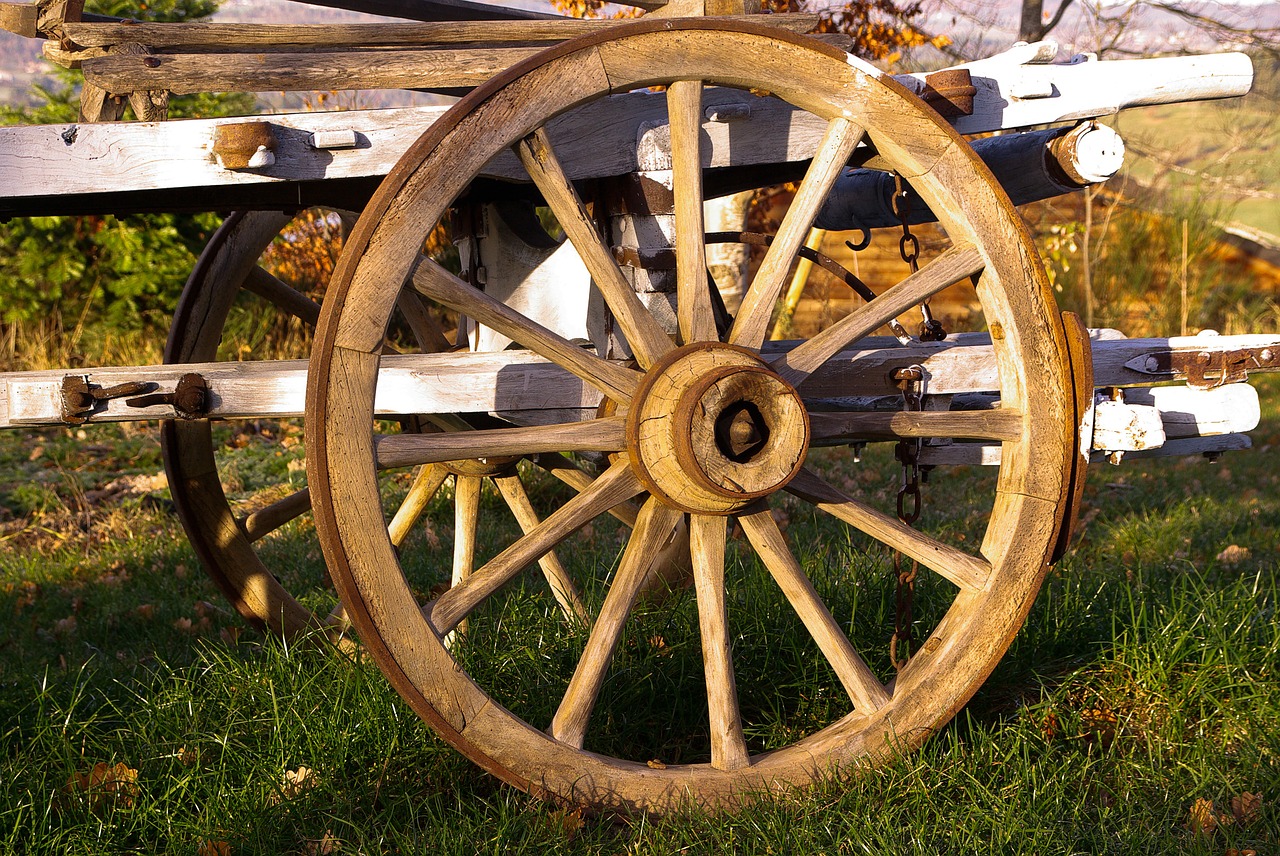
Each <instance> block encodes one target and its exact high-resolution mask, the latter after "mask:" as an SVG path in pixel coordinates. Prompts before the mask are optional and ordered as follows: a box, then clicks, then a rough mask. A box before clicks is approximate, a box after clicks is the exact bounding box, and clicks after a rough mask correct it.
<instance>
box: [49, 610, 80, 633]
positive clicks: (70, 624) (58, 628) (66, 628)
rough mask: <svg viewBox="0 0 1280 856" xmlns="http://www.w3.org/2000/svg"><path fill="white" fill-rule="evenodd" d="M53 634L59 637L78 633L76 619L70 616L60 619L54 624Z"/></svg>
mask: <svg viewBox="0 0 1280 856" xmlns="http://www.w3.org/2000/svg"><path fill="white" fill-rule="evenodd" d="M53 632H54V634H55V635H57V636H70V635H71V634H72V633H75V632H76V617H75V616H74V615H68V616H67V617H66V618H59V619H58V620H57V621H55V622H54V623H53Z"/></svg>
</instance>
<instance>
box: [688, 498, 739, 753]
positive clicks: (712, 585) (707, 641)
mask: <svg viewBox="0 0 1280 856" xmlns="http://www.w3.org/2000/svg"><path fill="white" fill-rule="evenodd" d="M727 524H728V518H727V517H720V516H716V517H712V516H709V515H702V514H695V515H693V516H692V517H691V518H690V520H689V545H690V552H691V554H692V556H693V584H694V589H695V591H696V593H697V597H698V626H699V629H700V631H701V636H702V667H703V671H704V672H705V674H706V682H707V711H708V714H709V719H710V721H711V766H713V767H716V768H717V769H720V770H736V769H738V768H740V767H744V766H746V765H747V764H748V763H749V758H748V754H747V743H746V739H745V738H744V737H743V735H742V717H741V715H740V713H739V711H738V688H737V683H736V681H735V680H734V674H733V652H732V644H731V642H730V639H731V637H730V635H729V619H728V613H727V611H726V608H725V589H724V541H725V534H726V530H727V528H728V527H727Z"/></svg>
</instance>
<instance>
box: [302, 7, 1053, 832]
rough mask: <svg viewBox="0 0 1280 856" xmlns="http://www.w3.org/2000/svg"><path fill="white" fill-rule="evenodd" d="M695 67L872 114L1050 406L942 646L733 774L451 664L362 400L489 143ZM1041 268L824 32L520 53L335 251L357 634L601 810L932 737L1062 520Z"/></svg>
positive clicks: (690, 36)
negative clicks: (417, 582) (424, 606)
mask: <svg viewBox="0 0 1280 856" xmlns="http://www.w3.org/2000/svg"><path fill="white" fill-rule="evenodd" d="M654 58H660V60H657V61H655V59H654ZM655 68H656V69H660V71H654V72H650V71H646V70H645V69H655ZM683 79H690V80H695V79H696V80H703V81H707V82H709V83H717V84H723V85H731V86H736V87H739V88H753V87H754V88H767V89H768V90H769V91H771V92H772V93H774V94H775V95H778V96H780V97H782V98H783V99H784V100H786V101H788V102H790V103H792V104H794V105H796V106H799V107H801V108H804V109H806V110H808V111H810V112H812V113H815V114H816V115H818V116H820V117H823V118H826V119H829V120H832V119H835V118H839V117H845V118H848V119H850V120H851V121H854V122H856V123H858V124H859V126H861V127H863V128H865V129H866V131H867V133H868V135H869V136H870V137H871V138H872V139H873V140H874V142H875V143H876V146H877V148H878V150H879V152H880V154H881V155H882V156H883V157H885V158H886V159H887V160H888V161H890V162H891V163H892V164H893V166H894V167H895V168H896V169H897V170H898V171H899V172H901V173H902V174H903V175H904V176H905V177H906V178H908V179H909V180H910V181H911V182H912V184H913V186H914V187H915V188H916V189H917V190H918V191H919V192H920V194H921V195H922V196H923V197H924V198H925V200H926V201H927V202H928V203H929V204H930V206H931V208H932V209H933V210H934V211H935V213H937V214H938V215H939V217H940V219H941V221H942V223H943V225H944V226H945V228H946V229H947V232H948V234H949V235H950V236H951V237H952V239H953V241H957V242H960V241H969V242H972V243H973V244H974V245H975V246H976V247H978V248H979V252H980V253H981V256H982V260H983V262H984V264H985V271H984V274H983V276H982V279H981V281H980V282H979V284H978V291H979V296H980V298H981V299H982V302H983V306H984V310H985V311H986V317H987V320H988V323H989V324H990V325H991V326H992V329H993V331H998V335H994V336H993V339H995V340H996V341H995V349H996V355H997V365H998V370H999V374H1000V383H1001V389H1002V396H1003V400H1004V401H1005V402H1006V403H1007V404H1009V405H1014V406H1019V407H1022V408H1026V407H1027V406H1028V402H1031V401H1034V402H1035V403H1036V404H1035V406H1036V418H1035V419H1026V418H1024V419H1022V430H1021V433H1020V436H1019V437H1018V438H1017V439H1005V440H1004V443H1003V461H1004V463H1003V465H1002V467H1001V472H1000V476H999V479H998V485H997V497H996V501H995V507H994V508H993V511H992V515H991V522H990V525H989V526H988V530H987V533H986V537H985V539H984V541H983V543H982V546H981V549H980V551H979V558H981V559H982V560H983V561H984V562H985V563H987V564H988V565H989V572H988V573H986V574H985V575H982V574H977V575H973V576H971V578H970V579H969V580H968V582H967V584H966V585H965V586H964V587H963V588H962V591H961V593H960V594H959V595H958V596H957V598H956V600H955V602H954V603H953V605H952V606H951V608H950V610H949V611H948V613H947V615H946V616H945V617H944V618H943V620H942V621H941V622H940V624H939V625H938V627H937V628H936V629H935V631H934V634H933V639H931V642H932V641H933V640H937V644H934V645H930V646H928V647H927V650H926V651H925V653H923V654H922V655H920V656H919V657H918V658H916V659H914V660H913V661H912V664H911V666H909V667H908V668H907V669H905V670H904V671H903V672H902V673H901V674H900V675H899V676H898V678H897V680H896V682H895V684H894V686H893V688H892V697H891V698H889V700H888V702H887V703H885V704H884V705H883V706H882V707H880V708H879V709H878V710H876V711H874V712H873V713H870V714H866V715H864V714H861V713H859V712H856V711H855V712H854V713H851V714H850V715H849V716H846V717H845V718H843V719H841V720H839V721H837V722H836V723H834V724H832V725H830V726H828V727H826V728H825V729H823V730H821V731H819V732H817V733H815V734H811V735H809V736H807V737H804V738H803V739H801V740H799V741H798V742H796V743H794V744H792V745H790V746H787V747H785V748H782V749H779V750H776V751H773V752H769V753H765V754H762V755H758V756H755V757H753V758H752V759H751V763H750V765H749V766H747V767H743V768H740V769H737V770H732V771H726V770H720V769H716V768H714V767H712V766H710V765H707V764H694V765H678V766H677V765H672V766H667V767H665V768H661V769H655V768H652V767H648V766H646V765H644V764H638V763H633V762H629V761H623V760H619V759H615V758H609V757H604V756H601V755H598V754H594V753H591V752H587V751H584V750H581V749H577V748H574V747H571V746H568V745H565V744H562V743H560V742H558V741H556V740H553V739H552V738H551V737H549V736H548V735H546V734H544V733H543V732H541V731H539V730H537V729H536V728H534V727H533V726H531V725H529V724H527V723H525V722H523V721H521V720H520V719H518V718H516V717H515V716H513V715H512V714H511V713H510V712H508V711H507V710H505V709H504V708H503V707H502V706H501V705H500V704H499V703H498V702H496V701H495V700H493V699H492V698H490V697H489V696H488V695H487V694H486V693H485V692H484V691H483V690H482V689H481V688H480V687H478V686H477V685H476V684H475V683H474V682H472V681H471V680H470V678H469V677H468V676H466V675H465V674H463V673H461V672H460V671H459V670H458V669H457V667H456V665H455V664H454V662H453V660H452V659H451V658H450V656H449V654H448V652H447V651H446V649H445V648H444V647H443V645H442V644H441V643H440V641H439V638H438V637H437V635H436V634H435V633H434V631H433V630H432V628H431V626H430V625H429V624H428V622H427V621H426V619H425V618H424V617H423V615H422V613H421V611H420V607H419V605H418V604H417V603H416V602H415V601H414V598H413V596H412V594H411V592H410V590H409V588H408V586H407V584H406V582H405V580H404V578H403V576H402V575H401V574H399V573H397V572H396V570H395V569H396V568H397V563H396V557H395V555H394V553H393V552H392V550H391V547H390V543H389V542H388V541H387V539H386V537H385V535H383V534H382V533H381V532H380V531H379V527H376V526H370V525H369V523H370V519H369V516H368V514H367V512H366V511H365V509H370V508H376V507H377V506H376V496H377V492H376V480H375V478H374V472H375V470H374V447H373V442H372V438H371V436H370V433H369V429H368V425H369V423H368V417H369V414H370V413H371V410H372V398H373V390H374V386H375V379H376V373H377V368H378V358H377V355H376V345H377V342H378V341H379V338H380V336H381V330H382V329H383V327H384V325H385V322H386V320H387V318H388V317H389V314H390V309H391V306H392V303H393V302H394V299H395V294H394V289H388V288H387V287H386V283H388V282H399V281H401V278H402V276H403V275H404V274H406V273H407V272H408V268H409V266H410V265H411V264H412V259H413V254H414V251H415V249H416V246H415V242H416V238H415V234H416V231H417V230H416V229H415V228H414V224H417V223H434V222H436V221H437V219H438V218H439V217H440V216H441V215H442V214H443V212H444V210H445V209H446V207H447V206H448V205H450V204H451V203H452V200H453V199H454V198H455V197H456V196H457V194H458V193H459V192H460V191H461V189H462V188H463V187H464V186H465V185H466V183H467V182H469V180H470V178H471V176H472V175H473V174H475V173H476V172H477V171H478V170H479V169H480V168H481V167H482V166H483V165H484V164H485V163H486V162H487V161H488V160H489V159H490V157H491V156H493V155H495V154H497V153H499V152H501V151H502V150H504V149H505V148H507V147H508V146H510V145H512V144H514V143H515V142H516V141H517V140H520V139H522V138H523V137H525V136H526V135H528V134H530V133H532V132H533V131H534V130H536V129H537V128H538V127H540V126H541V125H542V124H544V123H545V122H546V121H547V120H548V119H549V118H550V117H552V116H554V115H557V114H558V113H560V112H563V111H565V110H567V109H569V108H571V107H573V106H575V105H576V104H578V103H581V102H583V101H586V100H588V99H591V98H594V97H597V96H600V95H604V94H608V93H610V92H621V91H627V90H630V89H634V88H637V87H641V86H646V85H652V84H655V83H660V82H669V81H672V80H683ZM479 129H483V132H481V130H479ZM478 141H479V143H478ZM953 188H956V189H953ZM1038 265H1039V261H1038V259H1037V257H1036V255H1035V253H1034V250H1033V249H1032V246H1031V242H1030V238H1029V235H1028V234H1027V232H1026V229H1025V227H1024V226H1023V225H1022V223H1021V221H1020V220H1018V218H1017V216H1016V214H1015V213H1014V212H1013V211H1012V208H1011V206H1010V204H1009V202H1008V200H1007V198H1005V197H1004V196H1003V194H1002V193H1001V192H999V191H998V189H997V186H996V184H995V181H994V179H993V178H992V177H991V175H990V173H989V172H987V171H986V169H985V167H983V166H982V164H981V163H980V162H979V161H978V160H977V158H976V157H975V156H974V155H973V154H972V151H971V149H969V147H968V146H967V145H966V144H965V143H964V142H963V141H962V140H961V139H960V138H959V137H958V136H957V135H956V134H955V133H954V132H953V131H952V129H951V128H950V127H948V126H947V125H945V124H944V123H943V122H942V120H941V119H940V118H939V117H937V116H936V114H934V113H932V111H929V110H928V109H927V108H925V107H923V106H922V104H921V103H920V102H918V101H917V100H916V99H915V98H914V97H913V96H911V95H910V94H909V93H907V92H906V91H905V90H903V89H902V88H901V87H900V86H898V85H897V84H895V83H894V82H892V81H891V80H888V79H886V78H885V77H884V76H882V75H881V74H880V73H879V72H877V71H876V70H874V69H873V68H871V67H869V66H867V65H865V64H864V63H862V62H860V61H858V60H856V59H854V58H851V57H848V56H846V55H845V54H843V53H842V52H839V51H833V50H831V49H829V48H827V47H826V46H824V45H822V44H820V43H815V42H811V41H806V40H803V39H802V38H799V37H792V36H789V35H787V34H783V33H779V32H776V31H774V30H771V29H768V28H765V27H758V26H748V25H727V24H724V23H722V22H715V21H707V20H694V21H642V22H639V23H637V24H635V25H630V26H627V27H625V28H618V29H617V30H613V31H611V32H610V33H609V34H608V35H607V36H597V37H590V38H587V39H582V40H575V41H574V42H571V43H566V44H564V45H561V46H559V47H557V48H554V49H552V50H551V51H549V52H548V53H546V54H543V55H540V56H539V57H536V58H534V59H533V60H530V61H528V62H526V63H522V64H521V65H519V66H517V67H515V68H513V69H512V70H511V71H510V72H509V73H508V74H506V75H504V76H502V77H501V78H500V79H497V80H495V81H491V82H490V84H488V85H486V86H484V87H482V88H481V89H479V90H477V91H476V92H474V93H473V94H472V95H471V96H469V97H468V98H467V99H465V100H464V101H463V102H462V103H460V104H459V105H458V106H457V107H456V108H455V109H454V110H453V111H451V112H450V113H449V114H448V115H447V116H446V117H444V118H443V119H441V120H440V121H439V122H437V123H436V124H435V125H433V126H432V127H431V128H430V129H429V130H428V131H427V132H426V133H425V134H424V135H423V137H422V138H421V139H420V140H419V142H418V143H417V144H416V145H415V146H414V147H413V148H412V149H411V150H410V152H409V153H408V154H407V155H406V156H405V157H404V159H402V160H401V162H400V164H399V165H398V166H397V167H396V169H395V170H394V171H393V172H392V174H391V175H390V176H389V177H388V179H387V181H386V182H385V183H384V184H383V186H382V187H381V188H380V190H379V192H378V194H377V195H376V196H375V198H374V200H373V202H372V204H371V206H370V207H369V208H368V209H366V212H365V215H364V216H363V217H362V219H361V221H360V223H359V225H358V227H357V229H356V231H355V233H354V235H353V238H352V241H351V243H350V245H349V247H348V250H347V252H346V253H345V254H344V256H343V258H342V260H341V262H340V265H339V270H338V272H337V274H336V275H335V283H336V289H337V291H336V294H337V296H338V299H337V300H331V303H330V306H329V307H328V308H327V310H326V313H325V316H324V318H323V319H322V323H321V329H320V331H319V337H318V346H317V348H316V349H315V350H314V351H313V355H312V362H311V370H310V375H309V388H308V410H307V434H308V443H307V453H308V472H309V474H310V477H311V483H312V489H313V491H314V492H315V494H316V516H317V526H318V528H319V529H320V533H321V538H322V543H323V545H324V548H325V552H326V556H327V558H328V560H329V564H330V570H331V572H332V573H333V575H334V578H335V582H336V583H337V585H338V587H339V589H340V591H341V592H342V595H343V598H344V601H345V602H346V603H347V604H348V607H349V609H350V610H351V614H352V619H353V621H354V623H355V624H356V626H357V628H358V629H359V630H360V631H361V635H362V638H364V639H365V641H366V644H367V645H368V647H369V649H370V650H371V652H372V653H373V655H374V656H375V657H376V659H377V661H378V662H379V664H380V666H381V667H382V668H383V670H384V672H385V673H386V674H387V675H388V677H389V678H390V679H391V681H392V683H393V684H394V685H395V686H396V688H397V690H398V691H399V692H400V693H401V694H402V695H403V696H404V697H405V698H406V699H407V700H408V701H409V703H410V704H411V705H412V706H413V707H414V709H415V710H416V711H417V712H418V713H419V714H420V715H422V716H423V717H424V718H425V719H427V720H428V721H429V722H431V724H432V725H433V726H435V727H436V728H437V729H438V730H439V731H440V733H441V734H442V735H443V736H444V737H445V738H446V739H448V740H449V741H450V742H451V743H452V744H453V745H454V746H456V747H457V748H459V749H460V750H461V751H463V752H464V753H466V754H467V755H468V756H469V757H471V758H472V759H473V760H475V761H476V762H477V763H479V764H480V765H482V766H483V767H485V768H486V769H488V770H489V771H491V772H493V773H495V774H496V775H499V776H500V777H502V778H503V779H505V780H507V781H508V782H511V783H513V784H515V785H517V786H518V787H521V788H525V789H528V790H531V791H534V792H538V793H542V794H546V795H553V796H556V797H559V798H564V799H569V800H573V801H576V802H582V803H587V804H590V805H593V806H597V807H612V808H619V809H640V810H650V811H659V810H663V809H667V808H671V807H673V806H676V805H679V804H683V803H687V802H694V803H697V804H700V805H703V806H708V807H718V806H725V805H729V804H733V803H734V802H735V801H737V800H739V799H741V798H742V797H743V795H745V794H750V793H755V792H762V791H769V790H772V789H777V788H787V787H791V786H797V785H803V784H805V783H808V782H810V781H812V780H813V779H814V778H815V777H817V776H821V775H823V774H824V773H827V772H829V771H831V770H833V769H835V768H838V767H842V766H847V765H850V764H852V763H855V762H858V761H859V760H861V759H868V758H869V759H875V758H877V757H882V756H884V755H885V754H886V753H891V752H893V751H896V750H897V749H899V748H903V747H910V746H914V745H916V744H918V743H919V742H920V741H922V740H923V739H924V738H925V736H927V735H928V734H929V733H931V732H932V731H933V730H934V729H936V728H937V727H938V726H939V725H940V724H942V723H944V722H946V721H947V720H948V719H949V718H950V717H951V716H952V715H954V713H955V712H956V711H957V710H958V709H959V708H960V707H961V706H962V705H963V704H964V702H965V701H967V700H968V698H969V697H970V696H971V695H972V693H973V692H974V691H975V690H976V689H977V687H978V686H979V685H980V684H981V683H982V681H983V680H984V679H985V678H986V676H987V675H988V674H989V673H990V671H991V669H992V668H994V666H995V663H996V662H997V661H998V660H999V658H1000V656H1001V655H1002V654H1003V652H1004V651H1005V649H1006V648H1007V646H1008V644H1009V642H1010V641H1011V640H1012V637H1013V635H1014V634H1015V633H1016V631H1017V629H1018V628H1019V627H1020V625H1021V622H1022V620H1023V619H1024V617H1025V615H1026V612H1027V610H1028V609H1029V607H1030V604H1031V600H1032V598H1033V597H1034V594H1035V592H1036V590H1037V589H1038V587H1039V584H1040V581H1041V579H1042V577H1043V573H1044V571H1045V568H1046V563H1045V559H1046V556H1047V552H1048V548H1049V545H1050V544H1051V543H1052V541H1053V539H1054V536H1055V533H1056V526H1057V524H1056V513H1055V512H1056V509H1057V508H1058V506H1059V504H1060V501H1061V491H1062V481H1063V472H1064V469H1065V465H1066V463H1067V457H1068V451H1067V449H1068V442H1067V438H1068V437H1069V436H1070V431H1071V430H1072V428H1073V426H1071V425H1070V424H1069V423H1070V419H1069V417H1068V415H1067V411H1066V409H1064V407H1063V405H1062V398H1063V396H1062V392H1063V391H1064V390H1066V389H1069V382H1068V378H1067V374H1066V368H1065V366H1066V362H1065V358H1064V355H1065V344H1064V341H1063V337H1062V332H1061V329H1060V326H1059V322H1058V320H1057V318H1056V315H1055V313H1054V312H1053V310H1052V298H1051V296H1050V292H1049V289H1048V288H1047V283H1046V282H1045V281H1044V278H1043V274H1042V272H1041V270H1040V268H1039V267H1038ZM334 287H335V286H334V285H331V290H332V289H333V288H334ZM331 293H334V292H332V291H331ZM339 307H340V308H339Z"/></svg>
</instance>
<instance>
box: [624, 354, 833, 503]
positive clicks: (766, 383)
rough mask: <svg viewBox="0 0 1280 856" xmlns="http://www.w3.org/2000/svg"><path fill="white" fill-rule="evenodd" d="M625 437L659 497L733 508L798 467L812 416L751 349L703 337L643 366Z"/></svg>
mask: <svg viewBox="0 0 1280 856" xmlns="http://www.w3.org/2000/svg"><path fill="white" fill-rule="evenodd" d="M627 445H628V450H629V451H630V452H631V456H632V460H633V461H634V462H635V465H636V472H637V473H638V475H639V477H640V479H641V481H642V482H644V484H645V487H647V488H648V489H649V491H650V492H651V493H652V494H654V495H655V496H657V497H659V498H660V499H661V500H662V501H664V502H666V503H667V504H669V505H672V506H674V507H676V508H679V509H681V510H683V511H688V512H693V513H698V514H730V513H732V512H734V511H737V510H739V509H741V508H743V507H745V506H747V505H749V504H751V503H752V502H754V501H756V500H757V499H759V498H761V497H763V496H767V495H768V494H770V493H773V492H774V491H777V490H780V489H781V488H783V487H785V486H786V485H787V483H788V482H790V481H791V479H792V478H793V477H794V476H795V475H796V473H797V472H799V471H800V467H801V465H802V464H803V463H804V458H805V453H806V451H807V450H808V448H809V418H808V415H807V414H806V412H805V408H804V403H803V402H802V401H801V400H800V396H799V394H798V393H797V392H796V391H795V389H794V388H793V387H792V386H791V385H790V384H789V383H787V382H786V381H784V380H783V379H782V378H781V377H779V376H778V374H777V373H775V372H774V371H773V369H772V368H770V367H769V365H768V364H767V363H765V362H764V361H763V360H761V359H760V358H759V356H757V355H756V354H755V353H753V352H751V351H748V350H746V349H745V348H739V347H735V346H733V345H725V344H720V343H699V344H696V345H689V346H686V347H683V348H678V349H677V350H675V351H673V352H671V353H670V354H668V355H667V356H666V357H665V358H664V359H663V360H662V361H661V362H659V363H658V364H657V365H655V366H654V367H653V368H652V369H651V370H650V371H649V373H648V374H647V375H646V376H645V380H644V382H643V383H642V384H641V386H640V389H639V390H638V391H637V394H636V396H635V398H634V399H633V401H632V404H631V409H630V411H629V413H628V416H627Z"/></svg>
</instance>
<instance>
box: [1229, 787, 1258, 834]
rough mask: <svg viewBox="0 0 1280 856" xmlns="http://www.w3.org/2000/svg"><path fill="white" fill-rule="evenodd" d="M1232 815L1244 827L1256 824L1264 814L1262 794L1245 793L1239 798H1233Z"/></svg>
mask: <svg viewBox="0 0 1280 856" xmlns="http://www.w3.org/2000/svg"><path fill="white" fill-rule="evenodd" d="M1231 813H1232V814H1233V815H1235V818H1236V820H1237V821H1239V822H1240V823H1241V824H1242V825H1244V826H1248V825H1249V824H1251V823H1254V822H1256V821H1257V820H1258V817H1259V816H1260V815H1261V814H1262V794H1251V793H1248V792H1245V793H1243V794H1241V795H1240V796H1238V797H1232V798H1231Z"/></svg>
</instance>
